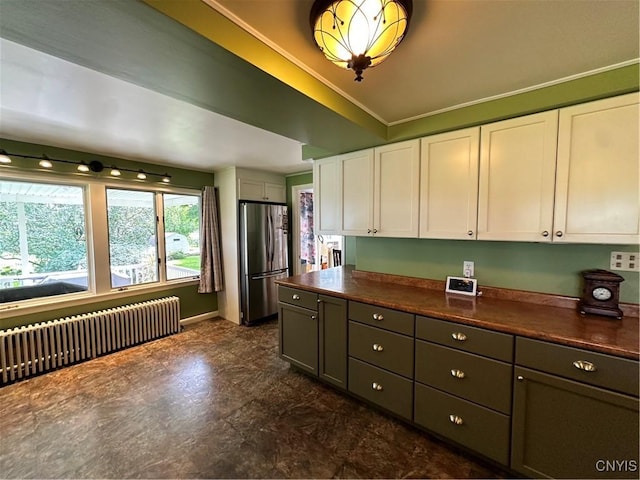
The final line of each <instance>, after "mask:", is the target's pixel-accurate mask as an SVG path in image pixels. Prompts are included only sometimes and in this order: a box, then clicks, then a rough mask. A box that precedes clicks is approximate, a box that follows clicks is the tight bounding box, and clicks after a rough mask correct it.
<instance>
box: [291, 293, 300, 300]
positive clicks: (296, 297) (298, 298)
mask: <svg viewBox="0 0 640 480" xmlns="http://www.w3.org/2000/svg"><path fill="white" fill-rule="evenodd" d="M291 298H293V299H294V300H300V295H298V294H296V293H294V294H293V296H292V297H291Z"/></svg>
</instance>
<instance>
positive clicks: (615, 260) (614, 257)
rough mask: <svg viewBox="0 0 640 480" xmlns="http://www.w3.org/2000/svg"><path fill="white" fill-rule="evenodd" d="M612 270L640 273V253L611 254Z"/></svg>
mask: <svg viewBox="0 0 640 480" xmlns="http://www.w3.org/2000/svg"><path fill="white" fill-rule="evenodd" d="M609 266H610V267H611V270H618V271H623V272H640V253H638V252H611V263H610V264H609Z"/></svg>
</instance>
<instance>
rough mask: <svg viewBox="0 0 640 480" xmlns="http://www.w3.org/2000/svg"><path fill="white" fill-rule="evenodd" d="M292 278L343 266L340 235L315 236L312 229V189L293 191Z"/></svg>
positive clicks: (307, 187)
mask: <svg viewBox="0 0 640 480" xmlns="http://www.w3.org/2000/svg"><path fill="white" fill-rule="evenodd" d="M292 199H293V202H292V203H293V212H292V214H291V216H292V218H293V239H292V242H293V274H294V275H299V274H301V273H307V272H313V271H316V270H322V269H325V268H331V267H336V266H339V265H342V264H343V263H344V262H345V251H344V237H343V236H342V235H317V234H316V232H315V229H314V209H313V185H312V184H307V185H297V186H294V187H292Z"/></svg>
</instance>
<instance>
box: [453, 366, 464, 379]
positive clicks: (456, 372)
mask: <svg viewBox="0 0 640 480" xmlns="http://www.w3.org/2000/svg"><path fill="white" fill-rule="evenodd" d="M451 376H452V377H455V378H460V379H462V378H464V377H466V375H465V373H464V372H463V371H462V370H458V369H457V368H454V369H453V370H451Z"/></svg>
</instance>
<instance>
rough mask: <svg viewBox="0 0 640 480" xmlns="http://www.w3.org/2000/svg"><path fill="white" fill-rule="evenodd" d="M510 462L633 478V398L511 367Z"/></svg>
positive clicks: (524, 468)
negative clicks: (512, 379)
mask: <svg viewBox="0 0 640 480" xmlns="http://www.w3.org/2000/svg"><path fill="white" fill-rule="evenodd" d="M514 375H515V382H514V404H513V434H512V450H511V468H512V469H514V470H515V471H517V472H520V473H522V474H524V475H527V476H530V477H538V478H539V477H552V478H638V476H639V473H640V470H639V469H640V464H639V461H638V448H639V445H638V438H639V428H638V420H639V418H638V407H639V404H638V399H637V398H635V397H632V396H628V395H623V394H619V393H615V392H611V391H608V390H604V389H602V388H598V387H593V386H589V385H586V384H583V383H579V382H575V381H572V380H567V379H563V378H560V377H557V376H554V375H548V374H544V373H541V372H537V371H534V370H529V369H527V368H521V367H516V369H515V371H514Z"/></svg>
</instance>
